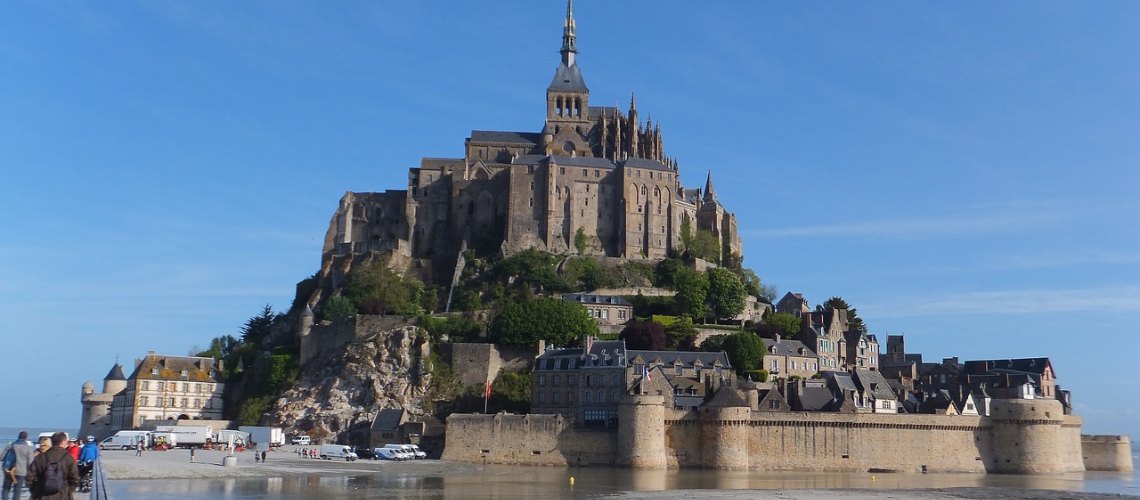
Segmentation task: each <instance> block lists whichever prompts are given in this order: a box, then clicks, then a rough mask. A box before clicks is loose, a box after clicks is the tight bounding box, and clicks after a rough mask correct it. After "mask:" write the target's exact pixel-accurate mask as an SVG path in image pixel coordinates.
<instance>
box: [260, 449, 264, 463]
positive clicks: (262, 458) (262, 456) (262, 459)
mask: <svg viewBox="0 0 1140 500" xmlns="http://www.w3.org/2000/svg"><path fill="white" fill-rule="evenodd" d="M261 463H265V452H264V451H263V452H261Z"/></svg>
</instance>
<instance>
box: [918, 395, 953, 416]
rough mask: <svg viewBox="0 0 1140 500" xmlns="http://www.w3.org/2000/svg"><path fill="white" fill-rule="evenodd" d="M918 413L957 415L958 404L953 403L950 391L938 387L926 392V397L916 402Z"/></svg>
mask: <svg viewBox="0 0 1140 500" xmlns="http://www.w3.org/2000/svg"><path fill="white" fill-rule="evenodd" d="M918 413H928V414H934V415H959V413H958V405H956V404H954V399H953V398H951V397H950V391H948V390H946V389H939V390H937V391H935V392H933V393H930V394H927V395H926V397H924V398H923V399H922V401H921V402H920V403H918Z"/></svg>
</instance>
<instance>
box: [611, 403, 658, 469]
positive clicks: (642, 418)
mask: <svg viewBox="0 0 1140 500" xmlns="http://www.w3.org/2000/svg"><path fill="white" fill-rule="evenodd" d="M617 465H620V466H625V467H630V468H633V469H664V468H666V467H667V463H666V460H665V396H661V395H656V394H654V395H648V394H633V395H629V396H626V398H625V400H623V401H622V402H621V404H620V405H618V450H617Z"/></svg>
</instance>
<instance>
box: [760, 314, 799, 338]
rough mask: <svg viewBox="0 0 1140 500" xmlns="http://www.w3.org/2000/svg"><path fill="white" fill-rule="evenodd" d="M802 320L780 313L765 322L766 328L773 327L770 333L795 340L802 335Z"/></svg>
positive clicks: (792, 315) (769, 317)
mask: <svg viewBox="0 0 1140 500" xmlns="http://www.w3.org/2000/svg"><path fill="white" fill-rule="evenodd" d="M800 323H801V320H800V318H798V317H796V315H794V314H788V313H782V312H778V313H775V314H772V315H770V316H768V317H767V318H766V319H765V320H764V324H765V325H766V326H770V327H771V332H770V333H777V334H779V335H780V336H782V337H784V338H789V339H790V338H794V337H795V336H796V334H798V333H800Z"/></svg>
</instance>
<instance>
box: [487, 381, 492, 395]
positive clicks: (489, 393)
mask: <svg viewBox="0 0 1140 500" xmlns="http://www.w3.org/2000/svg"><path fill="white" fill-rule="evenodd" d="M487 397H491V383H490V382H487Z"/></svg>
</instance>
